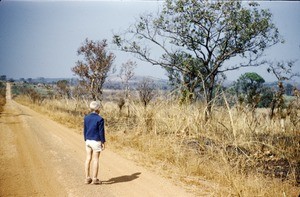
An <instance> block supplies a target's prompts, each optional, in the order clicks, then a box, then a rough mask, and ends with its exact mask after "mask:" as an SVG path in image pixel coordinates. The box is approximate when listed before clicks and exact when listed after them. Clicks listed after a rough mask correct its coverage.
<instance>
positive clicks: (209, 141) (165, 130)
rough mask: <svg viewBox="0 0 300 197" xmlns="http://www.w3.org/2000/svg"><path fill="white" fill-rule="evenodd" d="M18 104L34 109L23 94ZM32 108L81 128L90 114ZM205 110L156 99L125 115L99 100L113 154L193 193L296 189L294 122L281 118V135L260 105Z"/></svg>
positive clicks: (65, 103)
mask: <svg viewBox="0 0 300 197" xmlns="http://www.w3.org/2000/svg"><path fill="white" fill-rule="evenodd" d="M18 101H19V102H22V103H26V105H31V107H32V108H33V105H32V104H30V100H28V99H26V98H24V97H23V98H21V97H19V98H18ZM34 109H35V110H38V111H40V112H42V113H44V114H47V115H48V116H50V117H51V118H52V119H54V120H56V121H59V122H61V123H63V124H66V125H67V126H69V127H72V128H75V129H77V130H78V131H79V133H80V132H81V130H82V118H83V116H84V114H86V113H87V112H88V111H87V109H88V108H87V105H86V103H84V102H76V101H73V100H45V101H43V105H42V106H39V105H34ZM204 111H205V106H204V105H202V104H201V103H197V104H192V105H180V104H177V102H170V101H163V100H159V99H157V101H156V102H155V103H153V104H150V105H148V106H147V108H145V107H144V106H142V105H140V104H138V103H131V105H130V115H128V114H127V113H123V112H122V109H121V110H120V108H119V107H118V104H117V103H114V102H104V103H103V106H102V111H101V115H102V116H103V117H104V118H105V120H106V126H107V137H108V141H109V142H110V143H111V144H112V146H113V147H114V149H115V150H116V151H119V152H121V153H122V155H126V156H127V157H129V158H131V159H135V160H136V161H138V162H140V163H141V164H143V165H146V166H148V167H149V168H151V169H153V170H155V171H157V172H159V173H161V174H163V175H164V176H166V177H170V178H173V179H174V180H181V181H182V182H184V183H186V184H188V185H190V186H191V185H194V186H195V187H196V188H197V189H196V188H195V187H192V189H193V190H194V192H195V193H197V194H198V195H200V194H201V192H203V191H204V190H205V191H206V192H207V193H208V194H213V195H216V196H224V195H225V196H278V195H279V196H297V195H298V194H299V187H298V186H296V184H298V181H299V177H297V176H299V172H298V174H297V170H299V169H298V168H299V164H300V161H299V158H300V155H299V154H300V147H299V141H300V140H299V134H298V133H297V132H298V131H297V128H295V126H294V124H292V123H291V122H290V121H289V120H287V121H286V129H285V132H283V131H282V128H281V125H280V123H279V121H278V120H270V119H269V118H268V116H267V115H266V112H265V110H261V111H260V110H257V111H256V112H255V113H253V112H251V111H249V110H247V109H246V108H239V109H235V108H232V109H229V108H227V107H224V108H223V107H215V108H214V116H213V117H212V118H211V119H209V121H205V117H204ZM54 112H55V113H54ZM70 114H71V115H70ZM128 149H130V150H131V151H128ZM212 183H213V184H212Z"/></svg>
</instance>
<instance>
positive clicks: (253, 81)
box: [235, 72, 268, 107]
mask: <svg viewBox="0 0 300 197" xmlns="http://www.w3.org/2000/svg"><path fill="white" fill-rule="evenodd" d="M264 82H265V80H264V79H263V78H262V77H261V76H260V75H258V74H257V73H255V72H248V73H245V74H243V75H241V76H240V77H239V79H238V80H237V82H236V83H235V90H236V94H237V95H238V97H240V98H243V101H245V102H246V103H247V104H251V105H252V106H253V107H254V106H257V104H258V102H259V101H260V93H261V91H262V87H263V83H264ZM265 96H266V95H265ZM267 97H268V96H267ZM266 102H267V101H266Z"/></svg>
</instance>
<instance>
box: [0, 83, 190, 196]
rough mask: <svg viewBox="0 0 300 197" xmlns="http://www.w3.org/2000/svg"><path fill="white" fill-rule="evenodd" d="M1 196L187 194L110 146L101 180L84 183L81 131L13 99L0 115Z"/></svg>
mask: <svg viewBox="0 0 300 197" xmlns="http://www.w3.org/2000/svg"><path fill="white" fill-rule="evenodd" d="M0 139H1V142H0V165H1V169H0V196H105V197H111V196H117V197H122V196H130V197H133V196H139V197H140V196H143V197H147V196H164V197H165V196H172V197H174V196H184V197H185V196H191V194H188V193H186V192H185V191H184V190H183V189H182V188H180V187H178V186H176V185H174V184H172V183H171V182H169V180H167V179H164V178H162V177H160V176H157V175H156V174H153V173H151V172H149V171H147V170H146V169H144V168H143V167H141V166H138V165H136V164H135V163H134V162H131V161H128V160H126V159H124V158H122V157H121V156H119V155H117V154H115V153H113V152H112V151H110V150H109V142H108V149H107V150H105V151H104V152H103V153H101V156H100V172H99V178H100V179H101V180H102V181H103V184H102V185H85V184H84V159H85V149H84V142H83V138H82V136H81V135H79V134H77V133H76V132H75V131H73V130H72V129H69V128H66V127H64V126H63V125H60V124H58V123H56V122H54V121H52V120H49V119H48V118H47V117H45V116H43V115H42V114H39V113H36V112H34V111H33V110H31V109H29V108H28V107H25V106H22V105H20V104H18V103H16V102H15V101H13V100H12V99H11V93H10V84H8V85H7V103H6V105H5V107H4V111H3V112H2V113H1V114H0Z"/></svg>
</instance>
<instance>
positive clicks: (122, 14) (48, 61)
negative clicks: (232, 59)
mask: <svg viewBox="0 0 300 197" xmlns="http://www.w3.org/2000/svg"><path fill="white" fill-rule="evenodd" d="M161 4H162V3H161V2H158V1H117V0H114V1H88V2H86V1H5V0H4V1H3V0H2V1H1V2H0V75H7V77H8V78H16V79H18V78H21V77H23V78H29V77H31V78H36V77H55V78H56V77H72V76H73V73H72V71H71V68H72V67H74V66H75V62H76V61H77V60H78V59H80V57H78V56H77V52H76V51H77V49H78V48H79V46H80V45H81V44H82V42H83V41H84V40H85V38H89V39H92V40H102V39H107V40H108V41H109V43H110V42H111V40H112V35H113V32H115V33H117V32H119V31H122V30H124V29H126V28H127V27H128V26H129V25H130V24H133V23H134V21H135V18H136V17H138V16H139V14H141V13H144V12H146V11H147V12H149V11H157V10H158V8H159V7H160V6H161ZM260 4H261V5H262V7H264V8H269V9H270V10H271V12H272V13H273V16H274V22H275V24H276V25H277V27H278V28H279V31H280V33H281V35H282V36H283V37H284V39H285V41H286V42H285V43H284V44H278V45H277V46H275V47H273V48H272V49H270V50H268V51H267V52H266V57H267V58H268V59H270V60H277V61H280V60H289V59H299V61H298V62H297V66H296V70H295V71H297V72H300V36H299V35H300V34H299V32H300V2H270V1H268V2H261V3H260ZM108 50H110V51H112V52H114V53H115V54H116V56H117V59H116V61H115V64H116V65H121V64H122V63H124V62H126V61H127V60H129V59H131V60H135V58H134V57H133V56H132V55H131V54H125V53H123V52H120V51H117V50H115V47H114V46H113V45H109V49H108ZM138 65H139V66H138V68H137V69H136V75H146V76H154V77H158V78H166V76H165V73H164V70H163V69H161V68H159V67H153V66H151V65H148V64H146V63H143V62H138ZM265 70H266V68H260V69H258V70H254V69H253V68H251V69H241V70H239V71H238V72H233V73H229V75H228V79H229V80H236V79H237V78H238V77H239V76H240V74H242V73H244V72H248V71H255V72H258V73H259V74H261V75H262V76H263V77H264V78H265V79H266V80H267V81H270V80H273V79H274V78H272V77H271V75H270V74H268V73H267V72H266V71H265ZM298 81H300V80H299V79H298Z"/></svg>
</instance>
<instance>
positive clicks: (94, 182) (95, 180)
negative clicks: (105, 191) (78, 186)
mask: <svg viewBox="0 0 300 197" xmlns="http://www.w3.org/2000/svg"><path fill="white" fill-rule="evenodd" d="M91 184H92V185H100V184H101V181H100V180H99V179H93V181H92V183H91Z"/></svg>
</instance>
